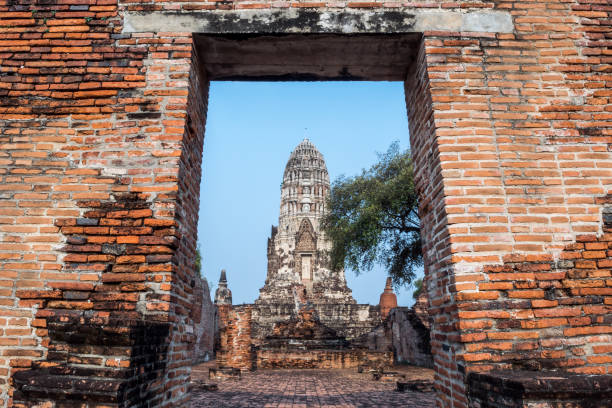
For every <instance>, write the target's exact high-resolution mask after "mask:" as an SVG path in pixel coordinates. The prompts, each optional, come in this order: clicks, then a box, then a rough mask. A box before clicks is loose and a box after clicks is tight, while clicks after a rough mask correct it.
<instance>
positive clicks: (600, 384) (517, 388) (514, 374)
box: [468, 370, 612, 408]
mask: <svg viewBox="0 0 612 408" xmlns="http://www.w3.org/2000/svg"><path fill="white" fill-rule="evenodd" d="M468 390H469V400H470V406H471V407H474V408H535V407H537V408H605V407H607V406H609V405H610V398H612V376H609V375H588V376H585V375H577V374H571V373H555V374H554V375H550V373H547V372H544V373H541V372H535V371H520V370H513V371H493V372H489V373H472V374H470V375H469V376H468Z"/></svg>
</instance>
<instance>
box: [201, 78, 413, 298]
mask: <svg viewBox="0 0 612 408" xmlns="http://www.w3.org/2000/svg"><path fill="white" fill-rule="evenodd" d="M305 136H306V137H308V138H309V139H310V140H311V141H312V142H313V143H314V144H315V145H316V146H317V147H318V149H319V151H320V152H321V153H322V154H323V156H324V157H325V160H326V163H327V169H328V172H329V175H330V179H331V180H332V182H333V180H334V179H335V178H337V177H338V176H340V175H341V174H344V175H347V176H351V175H356V174H358V173H360V171H361V169H362V168H367V167H369V166H370V165H372V164H373V163H375V162H376V161H377V156H376V153H377V152H381V153H382V152H385V151H386V150H387V148H388V147H389V145H390V144H391V143H392V142H393V141H395V140H399V141H400V147H401V148H402V149H404V148H408V147H409V140H408V139H409V133H408V121H407V117H406V105H405V101H404V90H403V84H402V83H401V82H213V83H212V84H211V89H210V96H209V107H208V120H207V125H206V136H205V140H204V156H203V165H202V168H203V171H202V186H201V191H200V214H199V223H198V241H199V242H200V245H201V250H202V270H203V275H204V276H205V277H206V278H207V279H208V281H209V283H210V286H211V295H214V290H215V289H216V287H217V282H218V280H219V273H220V271H221V269H226V270H227V278H228V286H229V288H230V290H231V291H232V294H233V301H234V304H240V303H252V302H253V301H254V300H255V299H256V298H257V297H258V295H259V289H260V288H261V287H262V286H263V285H264V281H265V279H266V270H267V259H266V245H267V239H268V237H269V236H270V227H271V226H272V225H277V224H278V213H279V206H280V184H281V181H282V177H283V171H284V169H285V164H286V163H287V160H288V159H289V154H290V153H291V151H292V150H293V149H294V148H295V146H297V145H298V143H300V141H302V139H303V138H304V137H305ZM346 278H347V281H348V286H349V287H350V288H351V289H352V290H353V296H354V297H355V299H356V300H357V302H358V303H370V304H378V300H379V296H380V294H381V293H382V290H383V288H384V284H385V278H386V273H385V271H384V270H383V269H382V268H381V267H379V268H375V270H373V271H370V272H365V273H362V274H360V275H359V276H356V275H355V274H354V273H353V272H352V271H346ZM412 291H413V288H412V287H408V288H402V289H401V290H400V291H399V293H397V292H396V293H397V295H398V303H399V305H400V306H409V305H411V304H412V303H413V299H412Z"/></svg>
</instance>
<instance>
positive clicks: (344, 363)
mask: <svg viewBox="0 0 612 408" xmlns="http://www.w3.org/2000/svg"><path fill="white" fill-rule="evenodd" d="M362 364H367V365H371V366H387V367H390V366H391V365H393V353H391V352H382V351H370V350H360V349H356V350H352V349H347V350H324V349H323V350H279V349H269V350H266V349H260V350H258V351H257V363H256V365H257V368H316V369H330V368H357V367H358V366H359V365H362Z"/></svg>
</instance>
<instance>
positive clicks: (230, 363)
mask: <svg viewBox="0 0 612 408" xmlns="http://www.w3.org/2000/svg"><path fill="white" fill-rule="evenodd" d="M217 308H218V319H219V349H218V351H217V365H218V366H219V367H231V368H237V369H239V370H241V371H251V370H253V368H254V363H255V356H254V353H253V348H252V344H253V340H252V338H251V316H252V310H253V309H252V306H251V305H245V306H234V307H232V305H218V306H217Z"/></svg>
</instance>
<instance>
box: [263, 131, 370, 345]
mask: <svg viewBox="0 0 612 408" xmlns="http://www.w3.org/2000/svg"><path fill="white" fill-rule="evenodd" d="M329 191H330V183H329V174H328V173H327V166H326V165H325V159H324V158H323V155H322V154H321V153H320V152H319V150H318V149H317V148H316V147H315V145H314V144H312V143H311V142H310V141H309V140H308V139H304V140H303V141H302V142H301V143H300V144H298V146H297V147H296V148H295V149H294V150H293V152H291V154H290V156H289V160H288V161H287V165H286V166H285V171H284V173H283V180H282V183H281V197H280V212H279V218H278V226H272V231H271V236H270V238H269V239H268V270H267V277H266V282H265V285H264V287H263V288H261V289H260V295H259V298H258V299H257V300H256V301H255V308H254V310H253V327H254V330H253V333H254V337H264V336H265V334H266V333H269V332H270V331H271V330H272V328H273V327H274V325H275V324H276V323H278V322H283V321H286V320H288V319H290V318H291V317H292V316H293V317H295V316H296V315H297V314H298V311H299V309H300V307H302V306H303V305H306V304H308V305H309V307H310V306H312V307H313V308H314V310H315V313H316V315H317V317H318V318H320V321H321V322H322V323H323V324H325V325H326V326H328V327H330V328H332V329H333V330H335V331H336V332H337V333H339V334H340V335H342V336H345V337H347V338H349V339H350V338H355V337H357V336H359V335H362V334H363V333H366V332H368V331H369V330H371V329H372V327H373V326H374V325H376V324H377V322H379V321H380V314H379V312H378V307H376V306H370V305H358V304H357V302H355V299H354V298H353V295H352V292H351V290H350V289H349V288H348V286H347V284H346V278H345V275H344V270H339V271H333V270H332V269H331V268H330V264H329V254H330V251H331V249H332V244H331V242H330V241H329V240H328V239H327V237H326V236H325V232H324V231H323V230H322V228H321V226H320V224H321V220H322V219H323V217H324V216H325V214H326V211H327V209H326V207H325V205H326V198H327V196H328V194H329Z"/></svg>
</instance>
